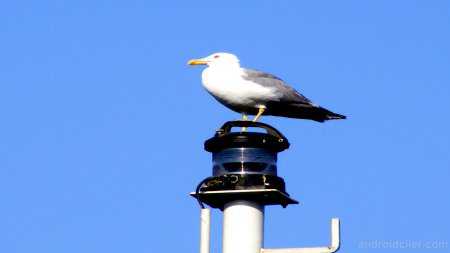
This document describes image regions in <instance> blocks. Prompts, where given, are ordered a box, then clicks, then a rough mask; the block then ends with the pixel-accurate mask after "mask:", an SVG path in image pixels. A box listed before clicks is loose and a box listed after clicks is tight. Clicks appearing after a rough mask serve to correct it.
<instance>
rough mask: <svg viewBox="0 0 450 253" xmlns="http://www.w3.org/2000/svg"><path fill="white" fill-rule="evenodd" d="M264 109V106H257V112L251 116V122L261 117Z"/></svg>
mask: <svg viewBox="0 0 450 253" xmlns="http://www.w3.org/2000/svg"><path fill="white" fill-rule="evenodd" d="M265 110H266V107H264V106H260V107H259V108H258V114H256V116H255V118H253V122H256V121H258V119H259V118H260V117H261V115H262V114H263V113H264V111H265Z"/></svg>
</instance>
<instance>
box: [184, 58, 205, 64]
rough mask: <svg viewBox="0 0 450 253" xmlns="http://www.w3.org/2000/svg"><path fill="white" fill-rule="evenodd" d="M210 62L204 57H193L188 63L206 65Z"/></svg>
mask: <svg viewBox="0 0 450 253" xmlns="http://www.w3.org/2000/svg"><path fill="white" fill-rule="evenodd" d="M207 63H208V62H207V61H205V60H202V59H192V60H189V61H188V63H187V64H188V65H206V64H207Z"/></svg>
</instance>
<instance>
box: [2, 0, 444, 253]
mask: <svg viewBox="0 0 450 253" xmlns="http://www.w3.org/2000/svg"><path fill="white" fill-rule="evenodd" d="M155 2H156V1H86V0H82V1H47V0H44V1H20V0H19V1H4V2H3V3H2V4H1V5H0V32H1V40H0V46H1V47H0V48H1V49H0V50H1V60H0V115H1V119H2V120H1V122H2V123H1V125H0V202H1V208H0V217H1V218H0V252H2V253H3V252H4V253H29V252H45V253H61V252H64V253H72V252H73V253H79V252H109V253H123V252H135V253H138V252H142V253H144V252H197V250H198V213H199V210H198V206H197V204H196V203H195V201H194V200H193V199H191V198H190V197H188V192H190V191H191V190H193V189H194V187H195V185H196V184H197V183H198V182H199V181H200V180H201V179H203V178H204V177H206V176H209V175H210V173H211V163H210V156H209V154H208V153H206V152H204V151H203V149H202V147H203V141H204V140H205V139H207V138H209V137H210V136H212V134H213V133H214V130H215V129H216V128H218V127H219V126H220V125H221V124H222V123H223V122H224V121H227V120H232V119H237V118H238V117H239V115H238V114H236V113H233V112H231V111H228V110H227V109H226V108H224V107H222V106H221V105H219V104H218V103H217V102H215V101H214V100H213V98H211V97H210V96H209V95H208V94H207V93H206V92H205V91H204V90H203V88H202V87H201V84H200V73H201V69H202V68H192V67H188V66H186V61H187V60H188V59H189V58H193V57H202V56H206V55H208V54H210V53H213V52H216V51H227V52H233V53H235V54H237V55H238V56H239V57H240V58H241V63H242V65H243V66H250V67H252V68H256V69H260V70H264V71H268V72H271V73H274V74H276V75H278V76H280V77H282V78H283V79H285V80H286V81H287V82H289V83H290V84H292V85H293V86H294V87H296V88H297V89H298V90H299V91H301V92H302V93H304V94H305V95H306V96H308V97H309V98H311V99H312V100H313V101H315V102H316V103H319V104H321V105H323V106H325V107H328V108H330V109H332V110H334V111H336V112H339V113H343V114H346V115H347V116H348V117H349V119H348V120H346V121H338V122H328V123H325V124H319V123H315V122H309V121H301V120H292V119H278V118H273V117H265V118H263V121H264V122H266V123H270V124H273V125H274V126H276V127H277V128H278V129H280V130H281V131H282V132H283V133H284V134H285V135H286V136H287V137H288V138H289V140H290V142H291V143H292V147H291V149H289V150H288V151H286V152H284V153H283V154H282V155H281V156H280V161H279V174H280V175H281V176H283V177H284V178H285V180H286V181H287V189H288V192H289V193H290V194H291V195H292V196H293V197H294V198H296V199H298V200H299V201H301V202H302V205H299V206H291V207H288V208H287V209H282V208H281V207H269V208H267V216H266V237H265V245H266V247H299V246H315V245H317V246H319V245H325V244H327V243H328V241H329V239H328V236H329V220H330V218H332V217H334V216H337V217H340V218H341V219H342V233H343V235H342V237H343V238H342V248H341V250H342V252H411V251H412V252H448V251H449V250H450V220H449V216H448V214H449V213H450V201H449V196H448V195H449V193H450V187H449V181H450V172H449V171H450V118H449V116H450V3H449V2H448V1H445V0H442V1H413V0H403V1H387V0H383V1H357V0H354V1H308V2H306V1H226V2H227V3H223V2H225V1H221V2H222V3H219V1H159V3H155ZM244 2H245V3H244ZM213 218H214V233H213V250H214V252H219V249H220V231H219V230H220V222H221V220H220V218H221V214H220V213H219V212H218V211H215V212H214V217H213ZM373 241H375V242H377V241H381V242H392V241H400V242H405V241H412V242H422V243H430V242H434V241H447V242H448V244H447V246H446V248H441V249H426V248H423V247H422V248H421V249H411V248H409V249H403V250H401V251H399V249H395V248H394V247H387V248H382V247H378V248H376V249H374V248H370V247H369V248H367V247H366V248H364V247H363V246H364V245H362V243H367V242H373Z"/></svg>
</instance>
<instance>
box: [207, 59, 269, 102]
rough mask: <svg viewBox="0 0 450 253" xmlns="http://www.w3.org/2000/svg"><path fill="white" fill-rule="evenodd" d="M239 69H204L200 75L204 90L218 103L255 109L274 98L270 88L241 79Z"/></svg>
mask: <svg viewBox="0 0 450 253" xmlns="http://www.w3.org/2000/svg"><path fill="white" fill-rule="evenodd" d="M241 73H242V72H241V69H240V68H233V69H225V68H220V69H215V68H211V67H209V68H206V69H205V70H203V73H202V82H203V86H204V87H205V89H206V90H207V91H208V92H209V93H211V95H213V96H214V97H216V98H217V99H218V100H219V101H221V102H223V103H226V104H229V105H231V106H243V107H253V108H257V107H258V106H260V105H265V102H267V101H270V100H271V99H273V98H274V93H273V92H272V91H271V89H270V88H266V87H263V86H261V85H259V84H256V83H253V82H251V81H247V80H245V79H243V78H241Z"/></svg>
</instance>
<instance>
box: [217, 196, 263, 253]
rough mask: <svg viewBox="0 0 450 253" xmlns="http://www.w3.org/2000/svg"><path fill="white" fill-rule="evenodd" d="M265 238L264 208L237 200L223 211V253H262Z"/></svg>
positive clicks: (253, 203)
mask: <svg viewBox="0 0 450 253" xmlns="http://www.w3.org/2000/svg"><path fill="white" fill-rule="evenodd" d="M263 236H264V206H263V205H260V204H257V203H255V202H251V201H244V200H237V201H233V202H230V203H227V204H226V205H225V209H224V211H223V239H222V247H223V250H222V252H223V253H260V252H261V248H262V247H263Z"/></svg>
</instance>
